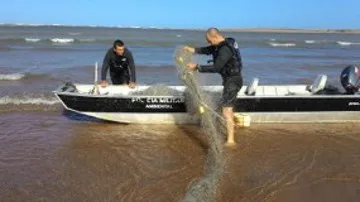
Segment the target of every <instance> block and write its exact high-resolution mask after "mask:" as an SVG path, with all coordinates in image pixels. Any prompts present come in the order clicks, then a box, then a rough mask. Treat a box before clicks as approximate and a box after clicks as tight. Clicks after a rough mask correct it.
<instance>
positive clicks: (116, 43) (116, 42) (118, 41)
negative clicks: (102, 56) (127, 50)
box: [113, 39, 125, 48]
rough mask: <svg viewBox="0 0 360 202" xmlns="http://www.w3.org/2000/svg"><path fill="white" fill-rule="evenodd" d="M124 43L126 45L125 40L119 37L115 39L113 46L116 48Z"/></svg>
mask: <svg viewBox="0 0 360 202" xmlns="http://www.w3.org/2000/svg"><path fill="white" fill-rule="evenodd" d="M124 45H125V44H124V42H123V41H121V40H119V39H118V40H116V41H114V44H113V48H116V47H117V46H124Z"/></svg>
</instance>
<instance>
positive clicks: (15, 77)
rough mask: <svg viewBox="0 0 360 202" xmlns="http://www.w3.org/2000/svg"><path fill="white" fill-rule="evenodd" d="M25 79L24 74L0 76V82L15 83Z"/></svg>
mask: <svg viewBox="0 0 360 202" xmlns="http://www.w3.org/2000/svg"><path fill="white" fill-rule="evenodd" d="M24 77H25V74H21V73H14V74H0V80H3V81H16V80H20V79H22V78H24Z"/></svg>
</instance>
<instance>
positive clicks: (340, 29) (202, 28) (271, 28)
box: [0, 22, 360, 31]
mask: <svg viewBox="0 0 360 202" xmlns="http://www.w3.org/2000/svg"><path fill="white" fill-rule="evenodd" d="M0 26H27V27H86V28H125V29H127V28H130V29H170V30H206V29H208V27H206V28H205V27H197V28H186V27H182V28H181V27H157V26H138V25H131V26H124V25H77V24H59V23H53V24H38V23H6V22H5V23H2V22H0ZM219 29H220V30H225V31H241V30H244V31H246V30H269V31H271V30H284V31H285V30H297V31H360V28H293V27H225V28H219Z"/></svg>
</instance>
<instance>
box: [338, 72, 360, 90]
mask: <svg viewBox="0 0 360 202" xmlns="http://www.w3.org/2000/svg"><path fill="white" fill-rule="evenodd" d="M340 81H341V85H342V86H343V87H344V88H345V90H346V92H347V93H348V94H354V93H356V92H358V91H359V88H360V68H359V67H357V66H355V65H350V66H347V67H346V68H345V69H344V70H343V71H342V72H341V76H340Z"/></svg>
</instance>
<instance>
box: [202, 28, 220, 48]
mask: <svg viewBox="0 0 360 202" xmlns="http://www.w3.org/2000/svg"><path fill="white" fill-rule="evenodd" d="M205 37H206V41H207V42H208V43H209V44H211V45H218V44H219V43H220V42H222V41H224V37H223V36H222V35H221V33H220V31H219V30H218V29H217V28H215V27H211V28H209V29H208V30H207V31H206V34H205Z"/></svg>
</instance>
